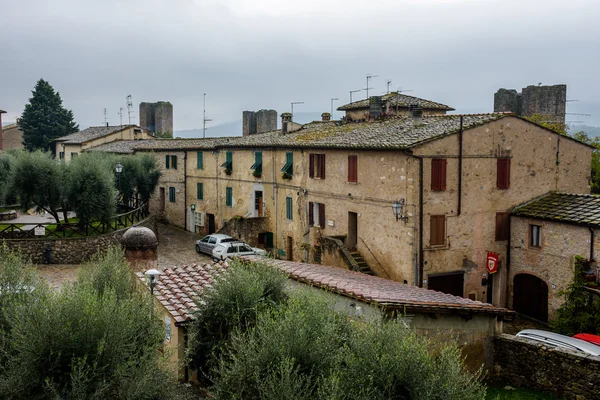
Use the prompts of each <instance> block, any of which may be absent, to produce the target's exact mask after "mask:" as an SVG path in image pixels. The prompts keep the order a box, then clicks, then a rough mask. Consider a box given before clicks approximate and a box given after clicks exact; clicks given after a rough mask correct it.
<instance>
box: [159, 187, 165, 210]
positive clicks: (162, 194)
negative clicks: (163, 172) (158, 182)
mask: <svg viewBox="0 0 600 400" xmlns="http://www.w3.org/2000/svg"><path fill="white" fill-rule="evenodd" d="M158 211H159V212H165V188H164V187H161V188H160V195H159V206H158Z"/></svg>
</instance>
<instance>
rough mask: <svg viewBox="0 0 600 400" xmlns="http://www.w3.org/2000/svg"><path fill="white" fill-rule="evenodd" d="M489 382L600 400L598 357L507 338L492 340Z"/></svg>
mask: <svg viewBox="0 0 600 400" xmlns="http://www.w3.org/2000/svg"><path fill="white" fill-rule="evenodd" d="M493 358H494V361H493V365H494V367H493V371H492V375H491V378H492V379H493V380H495V381H498V382H501V383H502V384H509V385H511V386H517V387H527V388H531V389H536V390H541V391H544V392H548V393H553V394H556V395H558V396H560V397H561V398H566V399H569V400H570V399H573V400H597V399H600V390H598V387H597V385H598V382H600V357H593V356H586V355H581V354H579V353H575V352H570V351H568V350H557V349H551V348H548V347H546V346H544V345H543V344H537V343H533V342H530V341H527V340H525V339H521V338H517V337H514V336H509V335H501V336H496V337H494V339H493Z"/></svg>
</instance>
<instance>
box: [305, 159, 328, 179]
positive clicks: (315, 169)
mask: <svg viewBox="0 0 600 400" xmlns="http://www.w3.org/2000/svg"><path fill="white" fill-rule="evenodd" d="M308 162H309V176H310V177H311V178H316V179H325V154H310V155H309V160H308Z"/></svg>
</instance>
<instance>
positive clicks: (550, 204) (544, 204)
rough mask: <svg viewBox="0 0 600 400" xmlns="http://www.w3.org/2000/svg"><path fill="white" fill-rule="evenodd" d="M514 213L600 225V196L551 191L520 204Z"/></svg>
mask: <svg viewBox="0 0 600 400" xmlns="http://www.w3.org/2000/svg"><path fill="white" fill-rule="evenodd" d="M511 213H512V214H513V215H517V216H522V217H530V218H537V219H542V220H549V221H555V222H564V223H570V224H578V225H585V226H593V227H600V196H596V195H591V194H572V193H561V192H551V193H547V194H545V195H543V196H541V197H538V198H535V199H533V200H531V201H528V202H527V203H524V204H521V205H518V206H516V207H514V208H513V209H512V210H511Z"/></svg>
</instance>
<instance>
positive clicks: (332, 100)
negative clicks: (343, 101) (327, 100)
mask: <svg viewBox="0 0 600 400" xmlns="http://www.w3.org/2000/svg"><path fill="white" fill-rule="evenodd" d="M334 100H339V99H338V98H337V97H334V98H332V99H331V117H332V118H333V102H334Z"/></svg>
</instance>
